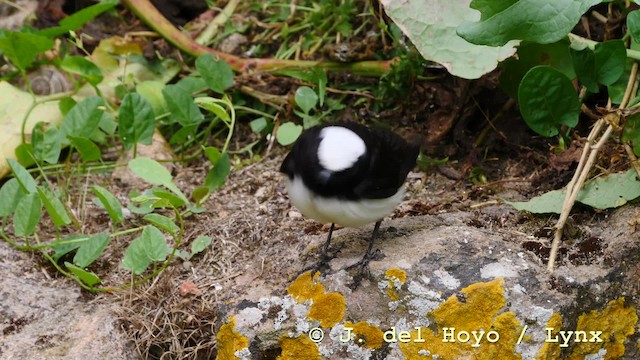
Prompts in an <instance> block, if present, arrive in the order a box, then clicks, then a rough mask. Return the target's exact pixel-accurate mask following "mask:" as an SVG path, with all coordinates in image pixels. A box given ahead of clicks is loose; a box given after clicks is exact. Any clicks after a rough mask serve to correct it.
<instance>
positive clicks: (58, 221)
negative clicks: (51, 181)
mask: <svg viewBox="0 0 640 360" xmlns="http://www.w3.org/2000/svg"><path fill="white" fill-rule="evenodd" d="M37 190H38V195H39V196H40V200H41V201H42V203H43V204H44V208H45V209H46V210H47V213H48V214H49V216H50V217H51V220H52V221H53V224H54V225H55V226H58V227H60V226H64V225H67V224H70V223H71V218H70V217H69V214H68V213H67V209H66V208H65V207H64V204H62V201H60V199H58V197H57V196H56V195H55V194H54V193H52V192H51V191H49V190H47V189H45V188H41V187H38V188H37Z"/></svg>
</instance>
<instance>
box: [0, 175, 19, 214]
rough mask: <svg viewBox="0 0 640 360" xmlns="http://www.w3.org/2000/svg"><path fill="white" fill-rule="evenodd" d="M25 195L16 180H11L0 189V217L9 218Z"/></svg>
mask: <svg viewBox="0 0 640 360" xmlns="http://www.w3.org/2000/svg"><path fill="white" fill-rule="evenodd" d="M24 195H25V191H24V189H22V188H21V187H20V183H19V182H18V179H16V178H12V179H9V180H7V182H5V183H4V185H2V187H1V188H0V217H4V216H9V215H11V214H13V212H14V211H15V210H16V206H17V205H18V202H19V201H20V199H22V197H23V196H24Z"/></svg>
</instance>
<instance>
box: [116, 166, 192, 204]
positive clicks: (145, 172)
mask: <svg viewBox="0 0 640 360" xmlns="http://www.w3.org/2000/svg"><path fill="white" fill-rule="evenodd" d="M129 169H131V171H133V173H134V174H136V175H138V176H139V177H141V178H142V179H143V180H144V181H146V182H148V183H151V184H153V185H162V186H164V187H166V188H167V189H169V190H171V191H172V192H173V193H174V194H176V195H177V196H178V197H180V199H182V200H183V201H184V202H185V203H188V202H189V201H188V199H187V197H186V196H185V195H184V194H183V193H182V191H180V189H178V187H177V186H175V185H174V184H173V182H172V180H173V177H172V176H171V173H170V172H169V170H167V169H166V168H165V167H164V166H162V165H160V164H159V163H158V162H157V161H155V160H152V159H149V158H146V157H139V158H135V159H133V160H131V161H130V162H129Z"/></svg>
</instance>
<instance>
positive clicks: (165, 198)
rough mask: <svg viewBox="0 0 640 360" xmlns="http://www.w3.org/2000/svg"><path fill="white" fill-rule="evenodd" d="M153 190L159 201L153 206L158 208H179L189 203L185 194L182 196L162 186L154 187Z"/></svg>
mask: <svg viewBox="0 0 640 360" xmlns="http://www.w3.org/2000/svg"><path fill="white" fill-rule="evenodd" d="M151 192H152V193H153V195H155V196H157V197H158V201H156V202H154V203H153V207H156V208H159V207H169V206H171V207H174V208H179V207H181V206H184V205H186V204H187V203H188V201H187V199H185V198H184V197H183V196H184V195H182V196H180V195H178V194H176V193H174V192H173V191H167V190H164V189H162V188H153V189H152V190H151Z"/></svg>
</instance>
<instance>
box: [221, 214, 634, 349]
mask: <svg viewBox="0 0 640 360" xmlns="http://www.w3.org/2000/svg"><path fill="white" fill-rule="evenodd" d="M470 217H471V215H470V214H464V213H460V214H456V215H443V216H435V217H434V216H432V217H416V218H405V219H400V220H394V221H393V222H387V223H386V231H385V226H383V231H382V235H381V239H379V240H378V241H377V242H376V244H375V245H376V247H377V248H378V249H379V251H378V253H377V256H376V258H377V260H375V261H372V262H371V264H370V269H371V277H370V278H369V279H365V280H364V281H363V282H362V284H361V286H360V287H358V288H357V289H356V290H352V289H351V288H350V285H351V283H352V281H353V278H352V274H350V273H349V272H347V271H345V270H344V269H345V268H346V267H347V266H348V265H350V264H352V263H355V262H356V261H358V260H359V258H360V256H361V255H362V253H363V251H364V248H365V246H366V245H365V242H366V233H367V231H368V230H369V229H362V230H357V229H356V230H353V229H347V230H342V231H339V232H337V233H335V234H334V241H335V244H333V246H334V247H337V248H340V253H339V255H338V257H337V258H335V259H334V260H332V261H331V263H330V267H331V269H330V270H329V271H327V273H326V274H323V275H321V274H320V273H311V272H305V273H303V274H301V275H300V276H299V277H298V278H297V279H295V280H293V281H292V282H290V284H289V285H288V287H283V289H281V292H280V294H281V295H279V296H271V297H263V298H260V299H252V300H249V299H245V300H246V301H244V302H243V306H242V308H241V309H240V308H235V309H233V310H231V311H230V313H229V315H230V316H233V318H232V319H233V321H230V322H228V323H226V324H225V325H222V327H223V328H225V327H229V326H231V327H232V330H233V331H234V333H236V334H238V336H242V337H246V339H247V341H248V343H247V345H246V347H245V348H242V349H236V351H235V352H234V354H233V355H231V354H230V353H229V352H228V351H225V352H220V351H219V353H218V359H224V360H226V359H235V358H243V359H252V358H269V359H274V358H275V359H281V360H290V359H320V358H322V359H412V360H413V359H491V360H494V359H561V358H567V359H636V358H639V356H640V350H639V349H640V346H639V344H638V335H637V328H638V316H637V314H638V312H637V311H638V303H639V299H638V293H637V292H634V291H633V289H637V287H634V286H630V285H628V284H624V283H623V282H625V281H626V279H628V274H626V273H623V272H621V271H620V270H621V267H626V268H629V267H633V266H638V263H640V256H638V255H637V254H638V249H639V247H638V244H637V242H636V244H635V247H633V246H611V247H609V249H618V250H620V251H617V252H612V251H609V252H607V251H604V252H603V254H602V257H603V258H606V259H607V262H606V263H605V262H604V261H602V262H598V261H594V262H592V263H591V264H589V265H585V264H577V265H576V264H572V263H571V262H570V261H568V262H566V263H564V264H562V265H560V266H559V267H558V270H557V271H556V273H554V274H552V275H550V274H549V273H547V272H546V270H545V266H544V265H545V264H543V262H542V261H541V260H540V259H539V258H538V257H537V255H536V254H534V253H532V252H530V251H528V250H526V246H523V244H525V243H530V242H531V241H539V242H541V243H544V242H545V241H546V240H540V239H535V238H533V237H531V236H528V235H526V234H524V233H522V232H518V231H506V230H499V231H493V230H490V229H482V228H476V227H471V226H468V225H466V223H468V222H469V219H470ZM627 235H628V233H623V234H622V235H620V236H627ZM625 240H626V241H629V243H633V242H632V238H631V236H630V237H629V238H628V239H619V238H618V239H617V240H616V241H625ZM322 241H323V236H319V237H318V238H317V239H312V244H311V245H310V246H309V250H308V251H309V252H310V253H313V252H314V251H317V247H318V245H319V244H320V243H321V242H322ZM634 249H635V250H634ZM630 254H636V255H635V257H633V256H629V255H630ZM248 304H249V305H248ZM234 322H235V325H234ZM225 329H226V328H225ZM219 341H220V342H219V344H218V347H219V349H220V348H226V347H228V344H223V343H221V342H224V340H223V339H219Z"/></svg>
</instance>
